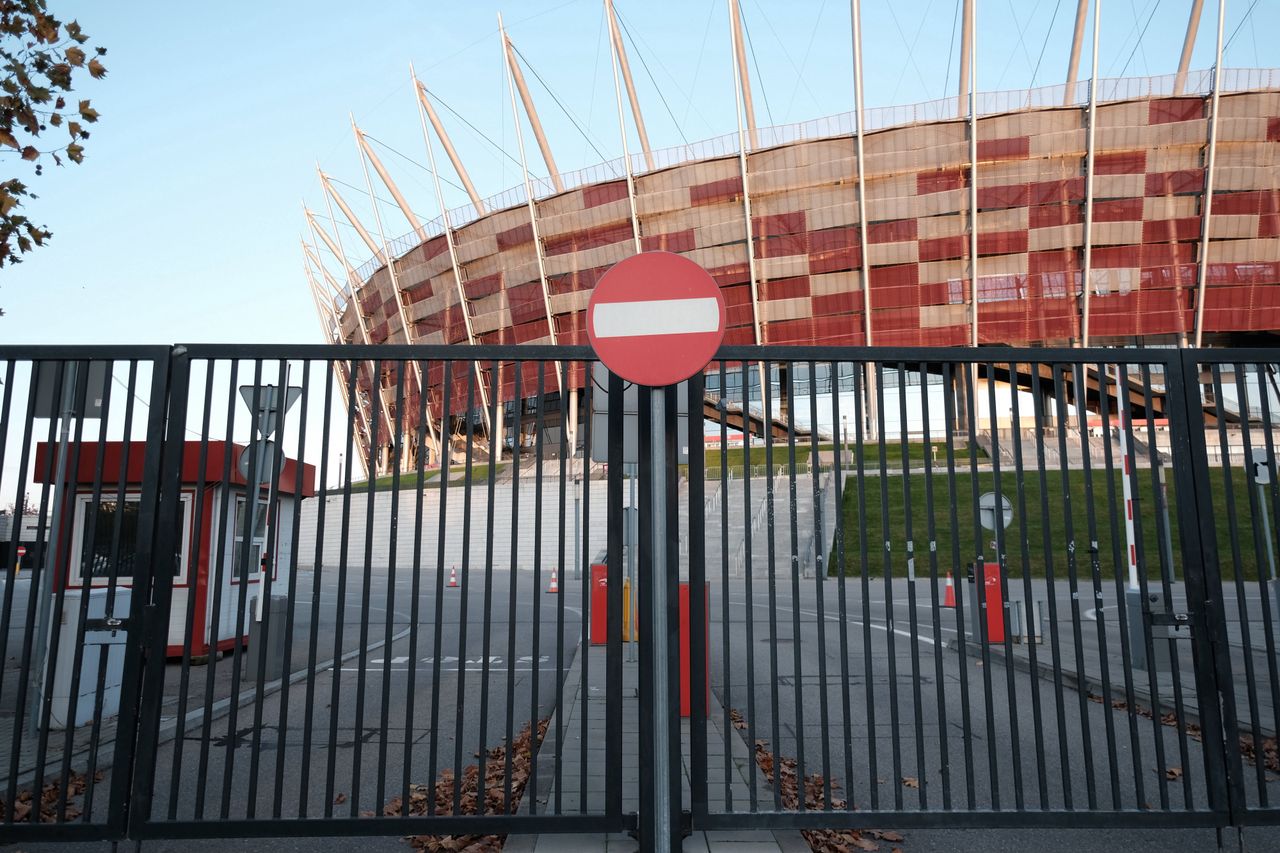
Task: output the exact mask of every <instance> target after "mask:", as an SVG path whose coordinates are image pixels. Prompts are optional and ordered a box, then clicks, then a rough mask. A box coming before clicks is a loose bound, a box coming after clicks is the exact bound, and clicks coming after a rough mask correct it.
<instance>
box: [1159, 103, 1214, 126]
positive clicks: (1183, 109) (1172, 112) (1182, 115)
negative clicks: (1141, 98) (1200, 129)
mask: <svg viewBox="0 0 1280 853" xmlns="http://www.w3.org/2000/svg"><path fill="white" fill-rule="evenodd" d="M1198 118H1204V101H1203V100H1202V99H1201V98H1161V99H1160V100H1158V101H1152V102H1151V103H1150V105H1148V107H1147V124H1166V123H1168V122H1172V121H1192V120H1193V119H1198Z"/></svg>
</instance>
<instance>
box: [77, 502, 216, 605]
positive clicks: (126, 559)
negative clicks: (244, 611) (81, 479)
mask: <svg viewBox="0 0 1280 853" xmlns="http://www.w3.org/2000/svg"><path fill="white" fill-rule="evenodd" d="M139 500H140V498H139V496H138V495H127V496H125V499H124V501H118V500H116V498H115V497H111V498H104V499H102V500H99V501H98V503H97V505H96V507H93V498H92V496H91V495H79V496H78V497H77V498H76V524H75V538H74V541H73V543H72V547H73V549H74V551H73V553H78V554H79V555H80V562H79V567H80V568H79V574H78V576H77V577H76V578H75V580H76V581H78V582H80V583H84V582H85V581H86V580H88V579H92V582H93V583H94V584H105V583H107V582H108V581H109V580H110V578H111V576H112V575H115V577H116V578H117V579H118V580H119V582H122V583H128V582H129V581H130V580H131V579H132V578H133V571H134V562H135V560H136V559H137V554H138V533H139ZM91 507H92V508H93V509H94V511H93V512H90V509H91ZM117 525H118V526H119V527H118V529H119V534H118V537H119V538H117ZM190 530H191V496H190V495H183V496H182V535H181V536H180V537H179V545H178V550H177V551H176V553H175V554H174V572H173V577H174V580H175V582H177V583H183V582H184V579H185V578H186V576H187V556H186V555H187V552H188V550H189V546H190Z"/></svg>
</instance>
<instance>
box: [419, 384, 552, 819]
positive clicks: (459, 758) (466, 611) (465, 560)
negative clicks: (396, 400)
mask: <svg viewBox="0 0 1280 853" xmlns="http://www.w3.org/2000/svg"><path fill="white" fill-rule="evenodd" d="M473 367H474V365H473ZM478 373H479V370H475V369H472V370H470V371H469V372H468V373H467V407H466V410H465V414H464V415H463V418H464V419H465V421H466V425H465V427H464V428H465V430H466V445H465V450H464V451H463V455H464V459H465V462H464V463H463V464H464V466H465V467H464V469H463V470H464V474H463V477H462V488H463V492H462V589H461V591H460V597H459V599H458V680H457V689H456V691H455V692H454V701H455V702H456V703H457V704H456V707H455V709H454V711H455V713H454V723H453V780H454V781H453V814H455V815H460V814H462V788H463V773H464V768H465V766H466V765H465V764H464V762H463V744H462V740H463V738H462V730H463V729H462V727H463V723H464V721H465V720H466V718H467V701H466V684H467V626H468V625H469V624H470V622H471V610H470V607H469V604H468V601H469V595H470V592H471V483H472V476H473V474H474V471H475V469H474V466H473V464H472V462H473V460H474V458H475V457H474V456H473V454H474V451H475V417H474V414H473V413H474V411H475V405H476V384H477V379H478V376H477V374H478ZM437 689H438V688H437ZM556 749H557V752H558V751H559V746H557V747H556ZM433 778H434V777H433ZM556 811H557V812H558V811H559V809H556Z"/></svg>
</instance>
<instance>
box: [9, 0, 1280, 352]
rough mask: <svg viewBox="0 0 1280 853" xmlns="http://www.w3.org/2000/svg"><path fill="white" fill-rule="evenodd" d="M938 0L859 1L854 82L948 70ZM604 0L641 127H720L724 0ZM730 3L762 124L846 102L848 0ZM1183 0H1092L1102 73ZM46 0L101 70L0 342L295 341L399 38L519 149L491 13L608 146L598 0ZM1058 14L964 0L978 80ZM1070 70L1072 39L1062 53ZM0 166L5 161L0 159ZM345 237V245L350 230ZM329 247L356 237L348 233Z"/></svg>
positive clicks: (430, 199)
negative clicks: (326, 214) (739, 24)
mask: <svg viewBox="0 0 1280 853" xmlns="http://www.w3.org/2000/svg"><path fill="white" fill-rule="evenodd" d="M959 1H960V0H902V2H897V0H894V2H876V0H865V2H864V6H865V8H864V11H863V18H864V20H863V32H864V42H865V57H866V58H865V67H866V84H865V85H866V96H867V101H868V105H869V106H883V105H893V104H909V103H914V102H918V101H924V100H930V99H934V98H939V97H942V96H944V95H949V94H953V93H954V91H955V86H956V71H955V66H956V64H957V63H958V48H955V47H954V44H955V41H956V39H958V37H959V32H958V27H957V28H955V29H954V30H953V27H954V26H955V21H956V12H957V6H958V4H959ZM616 3H617V6H618V9H619V11H620V13H621V15H622V17H623V19H624V21H625V22H626V24H627V25H628V26H629V29H630V31H631V33H632V34H633V35H634V36H635V38H636V40H637V42H638V48H639V49H638V50H636V48H634V47H632V46H631V45H630V44H629V45H628V50H629V52H630V54H631V62H632V66H633V71H634V73H635V75H636V76H637V83H638V86H639V89H640V95H641V99H642V106H643V109H644V111H645V117H646V121H647V123H648V125H649V133H650V137H651V139H652V142H653V144H654V145H655V147H664V146H668V145H675V144H679V143H681V142H682V141H683V140H684V139H688V140H689V141H694V140H699V139H704V138H707V137H711V136H716V135H720V134H724V133H730V132H733V131H734V130H735V126H736V125H735V119H734V111H733V100H732V93H733V82H732V77H731V65H730V62H731V60H730V53H729V36H728V29H727V25H728V14H727V11H726V7H725V2H724V0H683V2H649V0H644V2H641V0H616ZM742 5H743V10H744V14H745V16H746V20H747V26H748V31H749V40H750V43H751V45H752V46H753V48H754V59H752V68H751V72H752V78H753V85H754V87H755V92H756V104H757V115H758V120H759V122H760V123H761V124H780V123H786V122H794V121H802V120H805V119H810V118H817V117H821V116H825V115H830V114H834V113H838V112H843V111H846V110H848V109H851V107H852V83H851V73H852V72H851V68H852V60H851V47H850V44H851V39H850V31H849V4H848V3H847V2H845V1H844V0H828V1H827V2H820V0H806V1H805V2H788V3H785V4H784V3H780V2H772V0H742ZM1190 5H1191V0H1110V2H1107V3H1104V11H1103V24H1104V26H1103V39H1102V50H1101V62H1100V65H1101V69H1102V73H1103V76H1119V75H1120V74H1121V72H1122V71H1123V72H1124V74H1125V75H1126V76H1140V75H1147V74H1162V73H1169V72H1171V71H1173V70H1175V68H1176V66H1177V58H1178V52H1179V50H1180V48H1181V44H1182V37H1183V32H1184V28H1185V26H1186V16H1187V11H1188V9H1189V8H1190ZM1251 5H1252V6H1253V9H1252V14H1251V17H1250V18H1249V20H1248V21H1247V22H1246V23H1245V25H1244V26H1243V27H1242V28H1240V30H1239V33H1238V35H1237V36H1236V37H1235V40H1234V41H1233V42H1232V44H1231V46H1230V48H1229V50H1228V52H1227V58H1226V62H1225V65H1226V66H1227V67H1277V66H1280V47H1278V46H1277V43H1276V39H1275V37H1274V34H1275V33H1276V32H1280V4H1278V3H1275V2H1274V0H1260V2H1256V3H1253V2H1252V0H1232V2H1230V3H1229V4H1228V10H1227V25H1226V31H1227V35H1228V36H1229V35H1230V34H1231V33H1232V32H1233V30H1235V29H1236V26H1237V24H1239V23H1240V21H1241V20H1242V19H1243V18H1244V17H1245V15H1246V12H1248V11H1249V9H1250V6H1251ZM50 6H51V7H52V8H53V10H54V11H56V12H57V13H59V14H61V15H63V16H64V17H67V18H70V17H76V18H78V19H79V20H80V22H81V24H82V25H83V26H84V28H85V29H86V31H87V32H88V33H89V34H90V35H91V36H92V39H93V43H94V44H102V45H105V46H106V47H108V48H109V51H110V52H109V54H108V56H107V60H108V68H109V69H110V74H109V76H108V77H107V78H106V79H105V80H102V81H96V82H95V81H87V82H86V83H84V84H83V85H82V87H81V89H80V97H89V98H91V99H92V100H93V103H94V106H95V107H96V108H97V109H98V110H99V111H100V112H101V113H102V119H101V121H99V123H98V124H97V125H96V126H95V127H94V128H93V138H92V139H91V140H90V144H89V145H88V146H87V153H86V157H85V162H84V164H83V165H81V166H78V167H75V166H72V167H67V168H64V169H57V168H54V167H53V166H52V165H50V166H49V167H48V168H47V170H46V175H45V177H44V178H42V179H34V180H33V181H32V184H33V187H34V188H35V190H36V192H37V193H39V194H40V196H41V197H40V198H39V199H38V200H36V201H33V202H30V203H29V205H28V213H29V214H30V215H31V216H32V217H33V218H34V219H35V220H37V221H39V222H44V223H47V224H48V225H49V226H50V227H51V229H52V230H53V232H54V239H53V242H52V243H51V245H49V246H48V247H46V248H44V249H41V250H39V251H37V252H36V253H34V254H32V255H29V256H28V258H27V260H26V261H25V262H23V263H22V264H20V265H18V266H15V267H12V268H6V269H5V270H3V271H0V306H2V307H3V308H4V309H5V311H6V314H7V316H5V317H3V318H0V341H4V342H9V343H20V342H25V343H170V342H179V341H201V342H237V341H257V342H315V341H318V340H319V339H320V333H319V327H318V324H317V322H316V319H315V316H314V310H313V308H312V303H311V299H310V296H309V293H308V290H307V287H306V284H305V279H304V277H303V274H302V261H301V253H300V250H299V248H298V238H299V235H300V234H301V233H302V231H303V218H302V213H301V202H302V200H304V199H305V200H306V201H307V202H308V203H309V204H310V205H311V207H312V208H313V209H318V210H321V211H323V200H322V196H321V191H320V189H319V184H318V181H317V180H316V177H315V172H314V167H315V163H316V161H317V160H318V161H319V162H320V164H321V165H322V167H323V168H324V169H325V171H326V172H329V173H330V174H332V175H334V176H335V177H336V178H338V179H340V180H342V181H345V182H347V183H348V184H351V185H353V186H354V187H359V188H360V190H356V189H351V188H348V187H340V191H341V192H342V193H343V194H344V195H345V196H347V197H348V199H349V200H350V201H351V202H352V203H353V206H354V207H355V208H356V209H357V212H358V213H360V215H361V216H362V217H363V218H365V219H366V220H367V222H368V224H370V225H372V221H373V220H372V215H371V214H370V213H369V212H368V211H369V210H370V208H369V202H368V199H367V198H366V197H363V196H364V194H363V191H362V190H363V186H364V179H363V176H362V173H361V171H360V164H359V160H358V159H357V155H356V153H355V143H354V141H353V139H352V135H351V131H350V127H349V124H348V118H347V115H348V113H349V112H350V113H353V114H354V115H355V118H356V120H357V121H358V122H359V123H360V125H361V126H362V128H363V129H364V130H366V131H367V132H368V133H369V134H371V135H372V136H374V137H376V138H377V139H378V140H380V141H382V142H383V143H386V144H387V145H389V146H391V147H392V148H394V149H395V150H396V151H398V152H401V153H402V154H403V155H405V156H407V157H408V158H411V159H412V160H415V161H417V162H418V163H423V164H425V162H426V153H425V149H424V147H423V140H422V135H421V128H420V125H419V122H418V115H417V110H416V107H415V104H414V100H413V94H412V90H411V86H410V82H409V72H408V68H409V63H410V62H411V61H412V62H413V63H414V64H415V65H416V67H417V70H418V73H419V75H420V76H421V77H422V78H423V79H424V81H425V82H426V83H427V85H428V86H429V87H430V88H431V90H432V91H433V92H435V93H436V94H437V95H438V96H439V97H440V98H442V99H443V100H444V101H445V102H447V103H448V104H449V105H450V106H452V107H454V108H455V109H457V110H458V111H459V112H461V113H462V114H463V115H465V116H466V117H467V119H468V120H469V121H471V122H472V123H474V124H475V125H476V126H477V127H478V128H479V129H480V130H481V131H483V133H484V134H486V135H487V136H489V137H490V138H491V139H493V140H494V141H495V142H497V143H498V144H499V145H501V146H503V147H505V149H506V150H507V151H508V152H509V153H510V154H511V155H512V156H518V154H517V149H516V147H515V136H514V132H513V129H512V117H511V109H510V103H509V101H508V100H507V96H506V93H505V90H504V89H503V85H504V82H503V72H502V65H501V62H500V54H499V42H498V38H497V12H498V11H502V12H503V13H504V17H505V19H506V22H507V25H508V29H509V32H510V35H511V38H512V40H513V41H514V42H515V44H516V46H517V47H518V48H519V50H520V51H521V53H522V54H523V55H524V56H525V57H526V59H528V61H529V62H530V63H531V64H532V66H533V68H534V69H536V70H537V72H538V74H539V75H540V76H541V77H542V79H543V80H545V82H546V84H547V85H548V86H549V87H550V89H551V90H552V91H553V92H554V93H555V95H556V97H557V98H558V99H559V100H560V101H561V102H563V103H564V105H565V106H566V107H567V108H568V110H570V111H571V112H572V113H573V114H574V115H575V116H576V117H577V119H578V121H579V123H581V124H582V125H583V126H584V127H585V128H586V129H587V130H588V133H589V134H590V136H591V137H592V141H593V142H594V144H595V147H596V148H598V149H599V150H600V151H601V152H603V153H604V154H605V155H606V156H608V157H614V156H617V155H619V154H620V153H621V146H620V142H619V140H618V132H617V118H616V112H615V106H614V100H613V88H612V87H613V81H612V77H611V76H610V72H609V64H608V63H609V59H608V58H609V48H608V43H607V41H606V40H605V37H604V30H603V28H602V7H601V3H600V2H599V0H570V2H564V1H563V0H536V2H533V1H532V0H531V1H530V2H508V3H506V4H504V5H502V6H499V5H497V4H494V3H490V2H471V3H441V2H417V3H411V2H384V3H378V4H353V3H347V2H311V3H305V4H304V3H286V2H280V3H243V2H224V3H214V4H161V3H145V4H144V3H129V2H120V3H112V4H103V3H100V2H87V0H79V2H69V1H66V2H64V0H50ZM1074 13H1075V3H1074V2H1073V0H979V8H978V16H979V17H978V27H979V30H978V33H979V35H978V41H979V45H978V78H979V88H981V89H983V90H993V89H1017V88H1024V87H1026V86H1029V85H1032V84H1035V85H1046V84H1052V83H1056V82H1060V81H1061V80H1062V79H1063V76H1064V74H1065V68H1066V61H1067V52H1068V48H1069V44H1070V38H1071V27H1072V24H1073V19H1074ZM1215 15H1216V4H1215V3H1214V2H1212V0H1210V2H1208V3H1206V4H1205V18H1204V20H1203V22H1202V24H1201V27H1200V35H1199V38H1198V40H1197V45H1196V51H1195V56H1194V59H1193V62H1192V67H1193V68H1206V67H1208V66H1210V65H1211V64H1212V57H1213V39H1214V28H1215ZM953 32H954V36H953ZM1139 34H1143V35H1142V38H1141V40H1139V38H1138V37H1139ZM1046 36H1048V37H1047V38H1046ZM911 48H914V49H911ZM1042 50H1043V56H1041V53H1042ZM642 60H643V61H642ZM1037 64H1038V66H1039V70H1038V72H1037V71H1036V66H1037ZM646 66H647V70H646ZM1087 69H1088V56H1087V48H1086V56H1085V57H1084V59H1083V61H1082V73H1083V74H1087ZM650 72H651V73H652V78H653V80H656V81H657V87H655V85H654V82H653V81H652V80H651V79H650ZM526 74H527V76H528V77H529V82H530V86H531V87H532V89H533V94H534V98H535V99H536V101H537V103H538V105H539V110H540V112H541V115H542V118H543V121H544V123H545V124H546V126H547V132H548V135H549V137H550V139H551V144H552V146H553V148H554V150H555V152H556V157H557V160H558V165H559V167H560V168H561V169H562V170H570V169H576V168H580V167H583V166H589V165H592V164H594V163H596V162H599V161H600V159H601V157H600V156H599V155H598V154H597V153H596V151H595V150H593V148H592V147H591V145H590V144H589V143H588V142H587V141H586V140H584V138H583V135H582V134H581V133H580V132H579V131H578V130H577V129H576V128H575V126H574V124H573V123H571V122H570V121H569V119H568V118H566V116H565V113H564V112H562V111H561V109H560V108H559V107H558V106H557V105H556V102H555V101H554V100H553V99H552V97H551V96H550V95H549V94H548V93H547V91H546V89H544V88H543V86H542V85H541V83H540V82H539V81H538V80H537V79H535V78H534V76H533V75H531V74H528V73H527V72H526ZM659 90H660V91H661V95H660V94H659ZM664 98H665V102H666V103H665V105H664V102H663V99H664ZM766 101H767V104H766ZM444 120H445V122H446V124H447V125H448V126H449V128H450V129H451V132H452V133H453V135H454V140H455V142H456V144H457V145H458V147H459V149H460V150H461V153H462V156H463V158H464V160H465V161H466V162H467V164H468V165H469V167H470V169H471V171H472V176H473V178H474V179H475V182H476V184H477V186H478V189H479V191H480V193H481V194H482V195H486V196H487V195H491V194H494V193H497V192H499V191H501V190H504V189H506V188H508V187H510V186H513V185H514V184H516V183H518V182H519V181H520V173H519V167H518V166H516V165H515V164H514V163H513V162H512V161H511V160H509V159H506V158H504V157H502V156H500V155H499V154H498V153H497V152H496V151H495V150H494V149H493V148H492V147H490V145H489V143H487V142H485V141H483V140H482V139H481V138H480V137H479V136H478V135H476V134H475V133H473V132H472V131H471V130H469V129H467V128H466V127H465V126H463V125H462V124H461V123H460V122H459V121H458V120H457V119H456V118H454V117H453V116H451V115H448V114H447V112H446V113H445V114H444ZM526 144H527V146H528V152H529V156H530V163H531V166H532V168H534V170H535V171H536V172H541V171H543V170H542V168H541V163H540V161H539V160H538V159H537V152H536V149H535V148H534V147H533V143H532V140H531V139H530V138H529V137H528V134H526ZM632 150H633V151H634V150H636V149H635V147H634V146H633V147H632ZM380 154H381V156H382V158H383V160H384V162H385V163H386V164H387V166H388V167H389V168H390V169H391V170H392V172H393V175H394V177H395V178H396V179H397V181H398V182H399V183H400V185H401V187H402V189H403V190H404V192H405V193H406V194H407V195H408V196H409V198H410V201H411V203H412V205H413V206H414V208H415V209H416V210H417V211H418V212H419V213H421V214H422V215H424V216H425V217H427V218H431V217H434V216H435V215H436V214H437V213H438V210H437V207H436V203H435V197H434V193H433V191H432V188H431V182H430V176H429V173H427V172H426V171H425V170H424V169H423V168H421V167H419V166H417V165H413V164H411V163H409V162H407V161H406V160H404V159H401V158H400V157H399V156H397V155H396V154H393V153H391V152H389V151H387V150H381V151H380ZM442 159H443V158H442ZM23 168H24V166H23V165H21V164H11V166H10V169H11V171H13V172H14V173H19V172H21V171H22V169H23ZM442 172H444V173H445V174H446V175H447V176H448V177H452V175H449V174H448V173H447V172H445V170H444V169H442ZM375 181H376V178H375ZM378 189H379V191H380V192H383V194H384V195H385V192H384V191H381V188H378ZM446 192H447V193H448V198H447V202H448V204H449V205H451V206H453V205H457V204H461V203H463V202H464V201H465V196H463V195H462V194H461V193H460V192H458V191H457V190H454V189H451V188H447V189H446ZM382 212H383V217H384V222H385V223H386V225H387V231H388V232H389V234H388V236H391V235H398V234H400V233H402V232H404V231H406V230H407V226H406V224H405V222H404V220H403V219H402V218H400V216H399V214H398V213H397V212H396V210H395V209H394V208H389V207H384V208H383V210H382ZM344 239H345V241H346V243H347V246H348V248H349V249H353V248H354V247H355V237H354V234H353V233H352V232H351V231H350V230H349V229H346V228H344ZM351 254H352V255H356V256H359V257H358V261H360V260H364V257H365V255H366V254H367V253H365V252H363V251H352V252H351ZM358 261H357V262H358Z"/></svg>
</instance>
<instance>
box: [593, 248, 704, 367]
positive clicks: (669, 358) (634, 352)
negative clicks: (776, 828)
mask: <svg viewBox="0 0 1280 853" xmlns="http://www.w3.org/2000/svg"><path fill="white" fill-rule="evenodd" d="M724 322H725V307H724V298H723V297H722V296H721V295H720V288H719V287H718V286H717V285H716V282H715V279H713V278H712V277H711V276H710V275H708V274H707V271H706V270H704V269H703V268H702V267H700V266H698V265H697V264H695V263H694V262H693V261H691V260H689V259H688V258H685V257H683V256H681V255H676V254H672V253H671V252H642V253H641V254H639V255H633V256H631V257H629V258H627V259H626V260H624V261H620V262H619V263H617V264H615V265H614V266H613V268H611V269H610V270H609V271H608V272H607V273H605V274H604V276H603V277H602V278H601V279H600V281H599V283H597V284H596V287H595V290H594V291H593V292H592V293H591V301H590V302H589V303H588V304H587V337H588V338H589V339H590V341H591V347H592V349H594V350H595V353H596V355H597V356H599V357H600V360H601V361H602V362H604V364H605V366H606V367H608V368H609V369H610V370H612V371H613V372H614V373H616V374H618V375H619V376H621V377H622V378H623V379H628V380H630V381H632V382H635V383H638V384H640V385H649V386H661V385H674V384H675V383H677V382H683V381H684V380H685V379H688V378H689V377H690V376H692V375H694V374H695V373H697V372H698V371H700V370H702V369H703V368H704V367H706V366H707V362H709V361H710V360H711V357H712V356H713V355H715V352H716V350H717V349H718V348H719V346H720V342H721V341H722V340H723V339H724Z"/></svg>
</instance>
